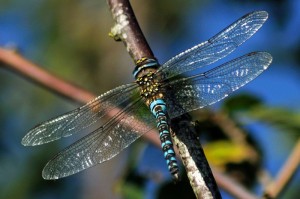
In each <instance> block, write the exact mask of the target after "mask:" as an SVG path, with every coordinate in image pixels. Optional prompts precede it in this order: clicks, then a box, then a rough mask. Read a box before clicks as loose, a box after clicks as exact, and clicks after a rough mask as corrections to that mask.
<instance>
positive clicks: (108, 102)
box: [22, 84, 138, 146]
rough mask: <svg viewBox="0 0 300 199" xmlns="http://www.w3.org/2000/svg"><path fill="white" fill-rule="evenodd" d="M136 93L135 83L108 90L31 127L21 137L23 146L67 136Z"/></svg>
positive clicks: (91, 125) (95, 122)
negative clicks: (79, 105)
mask: <svg viewBox="0 0 300 199" xmlns="http://www.w3.org/2000/svg"><path fill="white" fill-rule="evenodd" d="M137 94H138V89H137V85H136V84H127V85H123V86H120V87H117V88H115V89H113V90H110V91H108V92H106V93H104V94H103V95H100V96H99V97H97V98H95V99H94V100H92V101H91V102H89V103H87V104H86V105H84V106H82V107H80V108H77V109H75V110H73V111H71V112H68V113H66V114H64V115H61V116H59V117H56V118H53V119H50V120H48V121H46V122H44V123H41V124H39V125H37V126H36V127H34V128H33V129H31V130H30V131H29V132H28V133H27V134H26V135H25V137H24V138H23V139H22V144H23V145H25V146H34V145H41V144H44V143H48V142H52V141H54V140H57V139H60V138H62V137H67V136H70V135H72V134H75V133H77V132H80V131H81V130H82V129H85V128H87V127H91V128H92V127H93V125H96V124H98V123H97V122H99V119H101V118H103V117H104V116H105V115H106V114H107V113H109V112H110V111H114V110H117V109H118V106H121V105H122V104H124V103H129V102H128V101H129V100H130V98H131V97H133V95H137Z"/></svg>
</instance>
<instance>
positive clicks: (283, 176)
mask: <svg viewBox="0 0 300 199" xmlns="http://www.w3.org/2000/svg"><path fill="white" fill-rule="evenodd" d="M299 164H300V139H298V141H297V143H296V145H295V147H294V149H293V151H292V153H291V154H290V156H289V158H288V159H287V161H286V162H285V164H284V166H283V167H282V168H281V170H280V172H279V173H278V174H277V177H276V179H275V180H274V181H273V182H272V183H270V185H269V186H268V187H267V188H266V190H265V192H264V196H263V197H264V198H277V197H278V195H279V194H280V192H281V191H282V190H283V189H284V188H285V186H286V185H287V184H288V182H289V181H290V180H291V178H292V176H293V174H294V173H295V172H296V170H297V169H298V168H299Z"/></svg>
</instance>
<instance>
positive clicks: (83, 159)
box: [43, 100, 155, 179]
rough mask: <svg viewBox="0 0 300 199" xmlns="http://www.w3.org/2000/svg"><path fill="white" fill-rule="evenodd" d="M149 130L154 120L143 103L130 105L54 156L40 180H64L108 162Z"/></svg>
mask: <svg viewBox="0 0 300 199" xmlns="http://www.w3.org/2000/svg"><path fill="white" fill-rule="evenodd" d="M143 122H144V123H146V124H149V125H148V126H146V125H145V124H144V123H143ZM152 128H155V118H154V116H153V115H152V114H151V113H150V111H149V109H148V108H147V106H146V105H145V103H144V102H143V101H142V100H139V101H136V102H134V103H131V104H129V105H128V106H127V107H125V108H124V109H123V111H122V112H120V113H119V114H118V115H116V117H114V118H113V119H111V120H110V121H109V122H108V123H106V124H105V125H104V126H102V127H101V128H99V129H97V130H95V131H94V132H92V133H90V134H88V135H87V136H85V137H83V138H82V139H80V140H79V141H77V142H75V143H74V144H72V145H70V146H69V147H68V148H66V149H64V150H63V151H61V152H60V153H59V154H57V155H56V156H55V157H54V158H53V159H52V160H50V161H49V162H48V164H47V165H46V166H45V168H44V170H43V177H44V178H45V179H58V178H62V177H66V176H69V175H72V174H74V173H77V172H79V171H82V170H84V169H87V168H89V167H92V166H94V165H96V164H99V163H101V162H104V161H106V160H109V159H111V158H113V157H114V156H115V155H117V154H118V153H119V152H120V151H122V150H123V149H124V148H126V147H127V146H128V145H129V144H131V143H132V142H133V141H135V140H136V139H137V138H139V137H140V136H141V135H142V134H143V133H146V132H148V131H150V130H151V129H152Z"/></svg>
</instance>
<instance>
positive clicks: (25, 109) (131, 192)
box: [0, 0, 300, 199]
mask: <svg viewBox="0 0 300 199" xmlns="http://www.w3.org/2000/svg"><path fill="white" fill-rule="evenodd" d="M131 3H132V6H133V9H134V10H135V12H136V16H137V18H138V21H139V23H140V25H141V27H142V30H143V31H144V34H145V36H146V38H147V39H148V42H149V44H150V46H151V47H152V50H153V51H154V53H155V55H156V57H157V58H158V59H159V60H160V62H161V63H163V62H165V61H167V60H168V59H169V58H170V57H172V56H174V55H176V54H177V53H179V52H181V51H183V50H185V49H187V48H189V47H192V46H193V45H196V44H198V43H200V42H201V41H205V40H207V39H208V38H210V37H211V36H213V35H214V34H216V33H217V32H219V31H220V30H222V29H223V28H225V27H226V26H227V25H229V24H230V23H232V22H233V21H235V20H236V19H238V18H239V17H241V16H243V15H244V14H246V13H248V12H251V11H253V10H266V11H268V12H269V14H270V16H269V20H268V21H267V23H266V24H265V25H264V26H263V28H262V29H261V30H260V31H259V32H258V33H256V35H254V36H253V38H251V39H250V41H248V42H246V43H245V44H244V45H242V46H241V47H240V48H239V49H238V50H237V51H236V52H235V53H233V55H230V56H228V58H226V59H225V61H226V60H227V61H228V60H229V59H232V58H233V57H237V56H239V55H242V54H245V53H247V52H250V51H255V50H265V51H268V52H270V53H271V54H272V55H273V58H274V61H273V64H272V65H271V67H270V68H269V69H268V70H267V71H266V72H265V73H263V75H262V76H260V77H259V78H258V79H256V80H255V81H253V82H251V83H250V84H249V85H247V86H246V87H245V88H242V89H241V90H239V91H238V92H236V93H235V94H234V95H233V96H231V97H230V98H228V99H227V100H225V101H223V102H220V103H217V104H216V105H214V106H212V107H209V108H210V109H211V110H213V112H211V111H208V110H204V111H203V110H202V111H195V112H194V113H192V114H193V118H194V120H195V124H196V125H197V127H198V129H199V136H200V137H201V140H202V143H203V144H204V148H205V150H206V154H207V156H208V160H209V162H210V163H211V164H212V165H213V166H214V167H215V168H217V169H219V170H221V171H224V172H226V173H227V174H229V175H231V176H232V177H233V178H235V179H236V180H238V181H240V182H242V183H243V184H244V185H245V186H246V187H248V188H249V189H250V190H251V191H253V192H255V193H256V194H258V195H259V194H261V192H262V187H261V186H260V184H259V183H258V182H259V180H260V179H261V176H262V175H261V174H260V171H261V170H262V169H263V170H266V171H268V172H269V175H271V176H274V175H275V174H276V173H277V172H278V171H279V169H280V167H281V166H282V164H283V163H284V161H285V160H286V158H287V156H288V155H289V153H290V150H291V149H292V148H293V145H294V143H295V142H296V140H297V139H299V129H300V113H299V107H300V106H299V101H300V92H299V83H300V81H299V79H300V78H299V76H300V73H299V72H300V70H299V69H300V67H299V66H300V58H299V57H300V35H299V34H298V28H299V25H300V13H299V9H300V2H299V1H296V0H288V1H282V0H279V1H268V0H264V1H250V0H246V1H245V0H243V1H240V0H225V1H220V0H213V1H207V0H203V1H196V0H191V1H188V2H187V1H179V0H175V1H174V0H165V1H159V0H151V1H131ZM112 25H113V20H112V18H111V14H110V12H109V10H108V6H107V5H106V2H105V1H104V0H103V1H97V0H72V1H71V0H67V1H59V0H42V1H37V0H28V1H18V0H2V1H0V45H1V47H7V48H15V49H17V50H18V51H19V53H21V54H22V55H24V56H25V57H26V58H28V59H29V60H32V61H33V62H35V63H37V64H38V65H40V66H42V67H43V68H45V69H46V70H48V71H50V72H51V73H54V74H56V75H58V76H60V77H62V78H64V79H66V80H68V81H71V82H74V83H75V84H77V85H80V86H82V87H84V88H86V89H88V90H90V91H92V92H94V93H96V94H101V93H103V92H105V91H107V90H109V89H112V88H114V87H116V86H118V85H120V84H124V83H127V82H130V81H133V78H132V75H131V73H132V70H133V68H134V65H133V62H132V60H131V59H130V57H129V55H128V54H127V52H126V50H125V48H124V46H123V44H122V43H118V42H114V41H113V40H112V39H111V38H109V37H108V36H107V34H108V32H109V31H110V28H111V27H112ZM222 62H224V61H222ZM218 64H219V63H218ZM2 66H3V65H2ZM0 88H1V94H0V99H1V105H0V107H1V112H0V118H1V119H0V198H1V199H2V198H10V199H18V198H22V199H26V198H30V199H34V198H39V199H50V198H56V199H59V198H74V199H76V198H78V199H80V198H91V199H92V198H193V197H194V196H193V193H191V188H190V187H189V184H188V182H187V181H186V179H183V180H182V182H181V184H179V185H173V184H172V183H171V179H170V175H169V174H168V171H167V168H166V166H165V162H164V159H163V156H162V153H161V151H160V149H157V148H155V147H154V146H152V145H149V144H147V143H145V142H144V141H143V140H139V141H137V143H135V144H133V146H131V147H129V148H128V149H126V150H125V151H124V152H122V153H121V154H120V155H119V156H117V157H116V158H114V159H113V160H111V161H108V162H106V163H103V164H101V165H99V166H96V167H93V168H91V169H89V170H86V171H84V172H81V173H79V174H77V175H74V176H71V177H68V178H65V179H61V180H57V181H45V180H43V179H42V177H41V171H42V168H43V166H44V165H45V164H46V162H47V161H48V160H49V159H50V158H51V157H52V156H54V154H55V153H57V152H58V151H59V150H60V149H62V148H63V147H65V146H67V145H68V144H70V143H71V141H70V140H68V139H66V140H62V141H59V142H55V143H51V144H47V145H45V146H40V147H34V148H25V147H23V146H22V145H21V144H20V141H21V139H22V137H23V136H24V135H25V133H26V132H27V130H28V129H30V128H32V127H33V126H34V125H36V124H37V123H39V122H42V121H44V120H47V119H49V118H51V117H54V116H56V115H58V114H62V113H64V112H66V111H68V110H71V109H73V108H75V107H77V106H78V104H76V103H74V102H70V101H67V100H65V99H62V98H61V97H59V96H56V95H53V94H52V93H50V92H49V91H47V90H45V89H43V88H40V87H38V86H36V85H34V84H33V83H32V82H29V81H27V80H25V79H23V78H20V77H18V76H16V75H15V74H13V73H12V72H11V71H8V70H5V69H4V68H2V70H0ZM215 112H217V113H218V114H216V113H215ZM220 115H221V116H222V117H220ZM229 118H230V119H229ZM228 120H229V121H233V122H234V125H236V127H239V128H238V129H239V130H240V133H241V134H242V135H243V136H244V138H243V141H245V142H243V144H237V142H236V140H234V137H232V135H230V131H229V134H228V131H226V125H225V126H224V128H222V126H221V125H216V121H218V122H219V123H221V122H220V121H223V122H224V121H225V122H226V121H228ZM221 124H222V123H221ZM183 176H184V175H183ZM299 183H300V174H299V171H298V172H297V173H296V175H295V176H294V178H293V181H292V182H291V183H290V184H289V185H288V187H287V189H286V190H285V191H284V192H283V193H282V195H281V197H282V198H297V197H296V196H298V195H299V193H300V192H299ZM222 195H223V196H224V198H231V197H230V196H229V195H228V194H227V193H226V192H222Z"/></svg>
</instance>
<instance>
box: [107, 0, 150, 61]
mask: <svg viewBox="0 0 300 199" xmlns="http://www.w3.org/2000/svg"><path fill="white" fill-rule="evenodd" d="M107 2H108V5H109V7H110V10H111V13H112V16H113V18H114V20H115V22H116V24H115V25H114V26H113V28H112V29H111V34H110V35H111V36H113V37H114V38H115V39H116V40H122V41H123V43H124V45H125V46H126V49H127V51H128V53H129V54H130V56H131V57H132V59H133V60H134V63H136V62H137V61H138V60H140V59H142V58H145V57H146V58H150V59H153V58H154V55H153V52H152V50H151V48H150V47H149V45H148V42H147V41H146V38H145V36H144V34H143V32H142V30H141V28H140V26H139V24H138V22H137V20H136V18H135V15H134V12H133V10H132V7H131V5H130V3H129V1H128V0H108V1H107Z"/></svg>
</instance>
